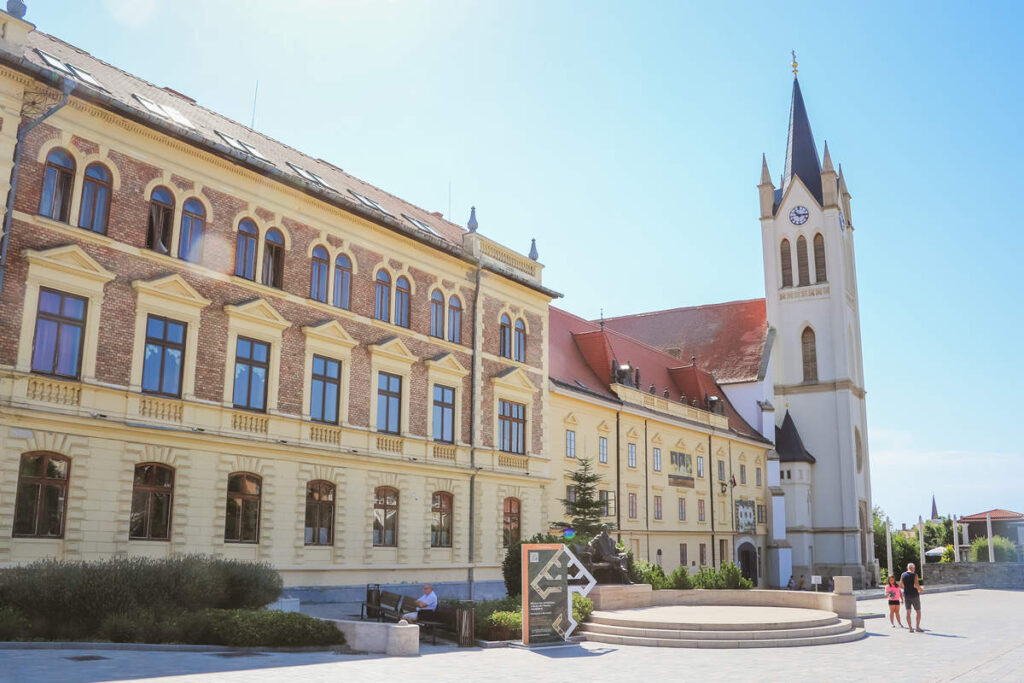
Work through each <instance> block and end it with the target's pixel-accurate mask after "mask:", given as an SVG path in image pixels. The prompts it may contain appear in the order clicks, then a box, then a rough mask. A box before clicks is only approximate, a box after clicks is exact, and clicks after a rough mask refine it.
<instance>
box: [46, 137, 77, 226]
mask: <svg viewBox="0 0 1024 683" xmlns="http://www.w3.org/2000/svg"><path fill="white" fill-rule="evenodd" d="M74 179H75V160H74V159H72V158H71V155H70V154H68V153H67V152H65V151H64V150H62V149H55V150H53V151H52V152H50V154H49V155H48V156H47V157H46V167H45V170H44V171H43V195H42V198H41V199H40V200H39V214H40V215H42V216H47V217H49V218H53V219H55V220H58V221H62V222H64V223H67V222H68V218H69V216H70V214H71V187H72V185H73V183H74Z"/></svg>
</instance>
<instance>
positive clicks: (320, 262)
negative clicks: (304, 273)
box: [309, 247, 330, 303]
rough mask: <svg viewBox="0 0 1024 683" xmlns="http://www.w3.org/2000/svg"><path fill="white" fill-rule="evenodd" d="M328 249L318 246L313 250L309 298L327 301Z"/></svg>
mask: <svg viewBox="0 0 1024 683" xmlns="http://www.w3.org/2000/svg"><path fill="white" fill-rule="evenodd" d="M329 267H330V266H329V264H328V261H327V250H326V249H324V248H323V247H317V248H316V249H314V250H313V263H312V268H311V270H310V273H309V298H310V299H315V300H317V301H322V302H324V303H327V273H328V269H329Z"/></svg>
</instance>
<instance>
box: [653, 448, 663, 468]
mask: <svg viewBox="0 0 1024 683" xmlns="http://www.w3.org/2000/svg"><path fill="white" fill-rule="evenodd" d="M654 471H655V472H661V449H660V448H655V449H654Z"/></svg>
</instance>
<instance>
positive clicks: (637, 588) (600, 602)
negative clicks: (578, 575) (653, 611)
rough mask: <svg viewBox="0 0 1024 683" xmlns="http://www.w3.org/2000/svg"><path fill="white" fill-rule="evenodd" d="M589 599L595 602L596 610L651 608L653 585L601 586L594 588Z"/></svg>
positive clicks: (607, 584)
mask: <svg viewBox="0 0 1024 683" xmlns="http://www.w3.org/2000/svg"><path fill="white" fill-rule="evenodd" d="M587 597H588V598H590V599H591V600H593V601H594V609H597V610H612V609H631V608H633V607H650V606H651V597H652V596H651V585H650V584H647V583H634V584H610V583H605V584H599V585H597V586H594V588H593V590H591V591H590V594H589V595H587Z"/></svg>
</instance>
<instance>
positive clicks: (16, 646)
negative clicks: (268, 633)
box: [0, 640, 363, 655]
mask: <svg viewBox="0 0 1024 683" xmlns="http://www.w3.org/2000/svg"><path fill="white" fill-rule="evenodd" d="M0 650H107V651H111V650H112V651H121V652H206V653H211V654H215V653H218V652H237V653H252V654H258V653H261V652H270V653H305V652H333V653H336V654H344V655H350V654H363V653H362V652H358V651H356V650H349V649H347V648H346V647H345V646H338V645H329V646H327V647H233V646H229V645H185V644H178V643H103V642H89V641H81V642H78V641H60V642H52V641H34V640H26V641H23V642H22V641H17V640H7V641H0Z"/></svg>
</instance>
